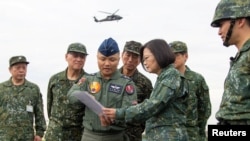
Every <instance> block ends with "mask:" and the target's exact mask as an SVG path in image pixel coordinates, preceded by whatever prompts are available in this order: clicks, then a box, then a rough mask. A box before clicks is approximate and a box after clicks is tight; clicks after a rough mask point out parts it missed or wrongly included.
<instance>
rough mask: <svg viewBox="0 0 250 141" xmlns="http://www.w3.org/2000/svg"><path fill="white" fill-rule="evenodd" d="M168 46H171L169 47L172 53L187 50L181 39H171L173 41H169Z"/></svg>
mask: <svg viewBox="0 0 250 141" xmlns="http://www.w3.org/2000/svg"><path fill="white" fill-rule="evenodd" d="M169 46H170V47H171V49H172V51H173V52H174V53H178V52H187V51H188V49H187V45H186V43H184V42H182V41H173V42H171V43H169Z"/></svg>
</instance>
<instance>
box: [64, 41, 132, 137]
mask: <svg viewBox="0 0 250 141" xmlns="http://www.w3.org/2000/svg"><path fill="white" fill-rule="evenodd" d="M97 60H98V67H99V71H98V72H97V73H94V74H90V75H89V76H85V77H84V78H82V79H80V80H79V82H78V84H75V85H74V86H73V87H72V88H71V89H70V91H69V92H68V96H69V100H70V103H72V104H79V103H80V101H79V100H77V99H76V97H75V95H74V94H75V93H74V92H75V91H79V90H81V91H87V92H88V93H89V94H90V95H91V96H93V97H94V98H95V99H96V100H97V101H99V102H100V103H101V104H102V105H103V106H104V107H112V108H121V107H128V106H131V105H133V104H136V103H137V102H136V101H137V93H136V89H135V84H134V82H133V81H132V80H131V79H130V78H128V77H126V76H124V75H122V74H121V73H120V71H119V70H118V65H119V60H120V50H119V47H118V45H117V43H116V41H115V40H114V39H112V38H108V39H105V40H104V41H103V42H102V44H101V45H100V47H99V48H98V53H97ZM99 116H100V115H97V114H95V113H94V112H93V111H92V110H91V109H90V108H88V107H87V106H86V108H85V116H84V118H83V126H84V133H83V136H82V140H81V141H128V140H129V139H128V137H127V136H126V134H125V133H124V131H125V127H126V124H125V123H124V121H119V120H115V121H113V123H112V124H111V125H110V126H102V125H101V121H100V118H99Z"/></svg>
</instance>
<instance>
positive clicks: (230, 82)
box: [211, 0, 250, 125]
mask: <svg viewBox="0 0 250 141" xmlns="http://www.w3.org/2000/svg"><path fill="white" fill-rule="evenodd" d="M246 17H248V22H249V17H250V1H249V0H246V1H242V0H221V1H220V2H219V4H218V5H217V7H216V10H215V14H214V18H213V21H212V23H211V26H212V27H220V21H223V20H230V22H231V25H230V27H229V32H228V33H227V38H226V39H225V42H226V43H224V45H225V46H229V45H230V44H228V41H229V40H230V37H231V34H230V33H233V32H234V30H236V29H234V28H233V26H234V23H235V21H236V19H237V18H246ZM246 24H249V23H246ZM237 33H238V32H237ZM243 34H245V33H243ZM241 40H243V39H241ZM238 49H239V50H238V52H237V54H236V55H235V57H234V58H233V57H232V58H230V60H231V62H230V69H229V72H228V74H227V77H226V79H225V82H224V92H223V97H222V101H221V104H220V108H219V110H218V111H217V113H216V115H215V116H216V119H217V120H218V121H219V123H218V124H223V125H224V124H232V125H250V99H249V87H250V79H249V74H250V60H249V58H250V40H249V39H248V40H247V41H245V42H244V44H243V45H242V47H238Z"/></svg>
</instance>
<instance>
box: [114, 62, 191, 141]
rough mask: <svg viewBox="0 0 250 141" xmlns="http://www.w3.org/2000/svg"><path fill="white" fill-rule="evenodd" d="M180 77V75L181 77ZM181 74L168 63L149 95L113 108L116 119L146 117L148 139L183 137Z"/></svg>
mask: <svg viewBox="0 0 250 141" xmlns="http://www.w3.org/2000/svg"><path fill="white" fill-rule="evenodd" d="M183 79H184V78H183ZM183 82H184V81H183V80H182V77H181V74H180V73H179V72H178V71H177V70H176V69H175V68H174V66H173V65H169V66H168V67H167V68H163V69H162V72H161V74H159V76H158V77H157V81H156V83H155V85H154V89H153V91H152V93H151V95H150V98H149V99H145V100H144V101H143V102H142V103H140V104H138V105H135V106H131V107H128V108H127V109H126V108H119V109H117V110H116V119H118V120H124V117H125V121H126V122H130V123H133V122H143V121H146V129H145V132H146V139H147V140H148V141H165V140H168V141H186V140H188V136H187V131H186V127H185V123H186V118H185V109H186V106H187V105H186V99H187V98H186V97H187V92H186V90H185V87H184V86H185V84H184V83H183Z"/></svg>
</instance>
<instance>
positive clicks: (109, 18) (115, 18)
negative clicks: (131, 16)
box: [94, 9, 122, 22]
mask: <svg viewBox="0 0 250 141" xmlns="http://www.w3.org/2000/svg"><path fill="white" fill-rule="evenodd" d="M118 11H119V9H117V10H116V11H115V12H114V13H109V12H104V11H99V12H102V13H106V14H110V15H108V16H107V17H106V18H104V19H101V20H98V19H97V18H96V17H94V20H95V22H104V21H119V20H121V19H122V17H121V16H119V15H116V14H115V13H117V12H118Z"/></svg>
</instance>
